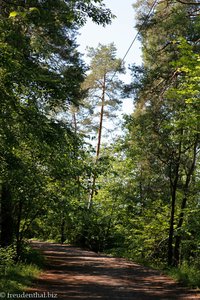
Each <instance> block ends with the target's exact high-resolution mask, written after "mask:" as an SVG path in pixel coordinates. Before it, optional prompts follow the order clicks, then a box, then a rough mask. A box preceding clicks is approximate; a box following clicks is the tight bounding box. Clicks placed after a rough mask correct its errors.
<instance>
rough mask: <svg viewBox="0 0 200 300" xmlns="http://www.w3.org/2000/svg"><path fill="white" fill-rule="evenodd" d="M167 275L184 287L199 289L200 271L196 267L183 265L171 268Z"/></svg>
mask: <svg viewBox="0 0 200 300" xmlns="http://www.w3.org/2000/svg"><path fill="white" fill-rule="evenodd" d="M167 274H168V275H170V276H171V277H172V278H174V279H175V280H177V281H178V282H180V283H181V284H183V285H184V286H188V287H191V288H200V269H199V267H198V266H193V265H188V264H187V263H184V264H182V265H181V266H180V267H179V268H171V269H170V270H169V271H168V272H167Z"/></svg>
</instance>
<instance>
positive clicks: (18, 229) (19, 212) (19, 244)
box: [16, 199, 23, 261]
mask: <svg viewBox="0 0 200 300" xmlns="http://www.w3.org/2000/svg"><path fill="white" fill-rule="evenodd" d="M22 206H23V202H22V200H21V199H20V201H19V209H18V216H17V224H16V243H17V249H16V250H17V261H18V259H19V257H20V255H21V242H22V239H21V235H20V224H21V218H22Z"/></svg>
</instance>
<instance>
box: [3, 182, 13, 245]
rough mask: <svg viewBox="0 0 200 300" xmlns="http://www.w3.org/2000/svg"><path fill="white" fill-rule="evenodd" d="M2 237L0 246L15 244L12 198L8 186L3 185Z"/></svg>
mask: <svg viewBox="0 0 200 300" xmlns="http://www.w3.org/2000/svg"><path fill="white" fill-rule="evenodd" d="M0 205H1V235H0V244H1V246H3V247H6V246H9V245H11V244H12V242H13V214H12V197H11V192H10V188H9V185H8V184H5V183H3V184H2V188H1V204H0Z"/></svg>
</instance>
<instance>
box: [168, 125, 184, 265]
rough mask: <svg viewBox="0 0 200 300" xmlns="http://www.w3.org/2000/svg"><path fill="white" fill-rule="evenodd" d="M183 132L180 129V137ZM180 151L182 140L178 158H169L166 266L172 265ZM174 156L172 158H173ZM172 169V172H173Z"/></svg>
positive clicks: (179, 149)
mask: <svg viewBox="0 0 200 300" xmlns="http://www.w3.org/2000/svg"><path fill="white" fill-rule="evenodd" d="M182 134H183V130H182V129H181V136H182ZM181 149H182V139H181V140H180V142H179V147H178V157H177V158H176V157H175V153H174V154H172V157H171V160H172V161H171V165H170V174H169V178H170V187H171V214H170V226H169V237H168V266H172V265H173V264H174V247H173V240H174V218H175V208H176V193H177V186H178V180H179V168H180V158H181ZM173 156H174V158H173ZM173 169H174V170H173Z"/></svg>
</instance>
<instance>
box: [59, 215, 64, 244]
mask: <svg viewBox="0 0 200 300" xmlns="http://www.w3.org/2000/svg"><path fill="white" fill-rule="evenodd" d="M60 229H61V244H63V243H64V241H65V219H64V217H62V221H61V226H60Z"/></svg>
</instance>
